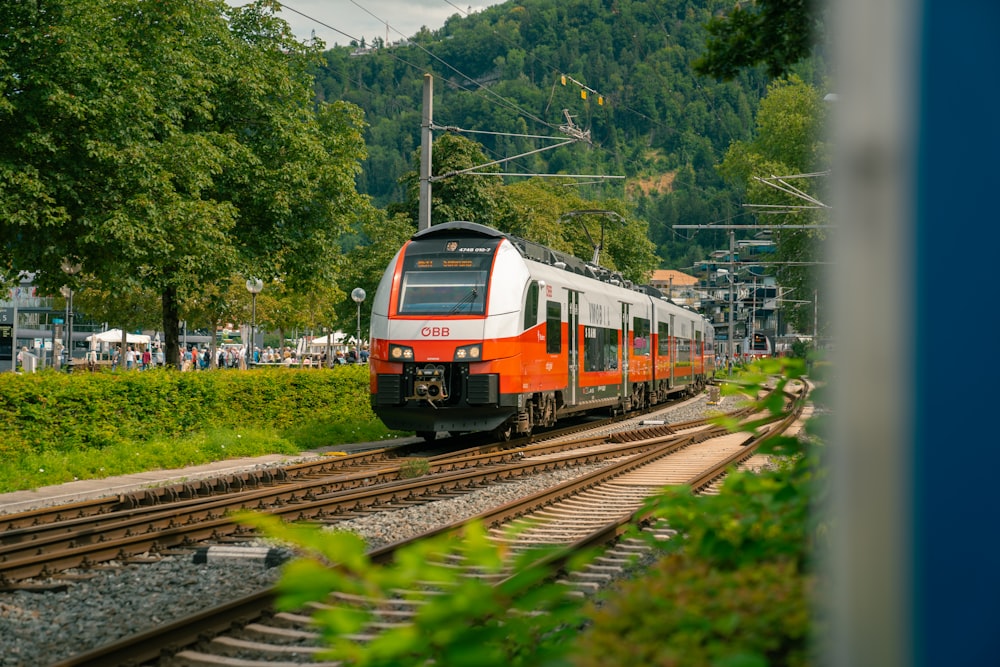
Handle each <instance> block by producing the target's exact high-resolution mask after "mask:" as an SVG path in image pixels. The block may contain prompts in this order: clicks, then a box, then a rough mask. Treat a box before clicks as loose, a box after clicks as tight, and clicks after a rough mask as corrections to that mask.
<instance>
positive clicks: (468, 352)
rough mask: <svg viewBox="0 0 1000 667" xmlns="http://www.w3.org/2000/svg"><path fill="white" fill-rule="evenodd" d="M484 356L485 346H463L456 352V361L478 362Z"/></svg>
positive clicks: (477, 344) (479, 344) (478, 344)
mask: <svg viewBox="0 0 1000 667" xmlns="http://www.w3.org/2000/svg"><path fill="white" fill-rule="evenodd" d="M482 356H483V344H482V343H476V344H475V345H463V346H462V347H460V348H458V349H457V350H455V361H476V360H477V359H481V358H482Z"/></svg>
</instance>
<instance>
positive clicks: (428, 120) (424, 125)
mask: <svg viewBox="0 0 1000 667" xmlns="http://www.w3.org/2000/svg"><path fill="white" fill-rule="evenodd" d="M433 122H434V77H433V76H431V75H430V74H424V109H423V118H422V119H421V121H420V203H419V211H418V214H417V229H418V230H424V229H430V226H431V169H432V164H431V125H432V124H433Z"/></svg>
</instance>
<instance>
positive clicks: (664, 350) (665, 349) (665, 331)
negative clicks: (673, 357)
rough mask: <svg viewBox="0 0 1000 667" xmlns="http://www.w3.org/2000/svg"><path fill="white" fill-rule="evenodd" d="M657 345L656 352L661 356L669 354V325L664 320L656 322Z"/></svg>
mask: <svg viewBox="0 0 1000 667" xmlns="http://www.w3.org/2000/svg"><path fill="white" fill-rule="evenodd" d="M656 333H657V338H658V340H657V345H656V354H657V355H659V356H661V357H666V356H669V355H670V325H669V324H667V323H666V322H657V323H656Z"/></svg>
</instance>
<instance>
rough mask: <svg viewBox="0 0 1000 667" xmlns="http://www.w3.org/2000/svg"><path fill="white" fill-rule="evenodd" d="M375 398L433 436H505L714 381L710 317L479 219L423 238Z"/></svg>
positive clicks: (386, 294)
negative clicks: (484, 433) (481, 433)
mask: <svg viewBox="0 0 1000 667" xmlns="http://www.w3.org/2000/svg"><path fill="white" fill-rule="evenodd" d="M370 351H371V357H370V359H369V364H370V372H371V404H372V409H373V410H374V412H375V414H376V415H378V417H379V418H380V419H381V420H382V421H383V422H384V423H385V425H386V426H388V427H390V428H394V429H399V430H407V431H415V432H416V433H417V434H418V435H420V436H422V437H424V438H425V439H428V440H431V439H433V438H434V437H435V436H436V434H437V433H438V432H440V431H447V432H450V433H453V434H457V433H467V432H474V431H492V432H494V433H496V434H497V435H499V436H500V437H503V438H509V437H510V436H511V435H513V434H514V433H519V434H526V433H530V432H531V430H532V429H533V428H535V427H544V426H551V425H553V424H555V423H556V421H557V420H558V419H560V418H562V417H564V416H567V415H570V414H574V413H580V412H585V411H590V410H595V409H598V408H601V409H608V410H610V411H611V413H612V414H614V413H618V412H622V411H628V410H633V409H636V408H640V407H644V406H647V405H649V404H654V403H658V402H661V401H664V400H666V399H667V398H668V397H669V396H671V395H673V394H678V393H694V392H695V391H698V390H700V389H701V388H703V387H704V386H705V384H706V382H707V381H708V379H709V378H711V377H712V375H713V373H714V371H715V349H714V331H713V328H712V325H711V323H710V322H708V321H707V320H706V319H705V318H704V317H702V316H701V315H699V314H697V313H695V312H692V311H691V310H689V309H686V308H682V307H680V306H677V305H675V304H673V303H671V302H670V301H667V300H666V299H664V298H663V297H662V295H660V293H659V292H658V291H657V290H656V289H655V288H651V287H636V286H633V285H631V283H629V282H627V281H625V280H623V279H622V278H621V276H620V275H618V274H615V273H613V272H610V271H608V270H607V269H604V268H601V267H599V266H596V265H594V264H592V263H588V262H584V261H582V260H580V259H578V258H576V257H573V256H571V255H567V254H564V253H560V252H556V251H554V250H551V249H549V248H546V247H544V246H541V245H539V244H536V243H532V242H530V241H525V240H523V239H519V238H516V237H513V236H510V235H508V234H504V233H502V232H499V231H497V230H495V229H492V228H490V227H485V226H483V225H479V224H476V223H471V222H448V223H445V224H440V225H436V226H433V227H431V228H429V229H425V230H422V231H420V232H418V233H416V234H414V235H413V236H412V237H411V239H410V240H409V241H407V243H406V244H405V245H404V246H403V247H402V249H400V251H399V252H398V253H397V254H396V257H395V258H394V259H393V260H392V262H391V263H390V264H389V266H388V268H387V269H386V270H385V274H384V275H383V276H382V280H381V282H380V283H379V286H378V289H377V291H376V293H375V298H374V301H373V304H372V317H371V338H370Z"/></svg>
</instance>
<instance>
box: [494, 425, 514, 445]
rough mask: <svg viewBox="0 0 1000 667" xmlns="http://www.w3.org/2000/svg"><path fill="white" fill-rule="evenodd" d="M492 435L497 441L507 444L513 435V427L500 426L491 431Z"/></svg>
mask: <svg viewBox="0 0 1000 667" xmlns="http://www.w3.org/2000/svg"><path fill="white" fill-rule="evenodd" d="M493 435H494V436H496V438H497V440H503V441H504V442H508V441H509V440H510V439H511V437H513V435H514V425H513V424H503V425H501V426H497V427H496V428H495V429H493Z"/></svg>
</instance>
